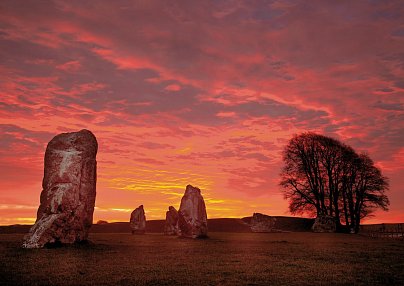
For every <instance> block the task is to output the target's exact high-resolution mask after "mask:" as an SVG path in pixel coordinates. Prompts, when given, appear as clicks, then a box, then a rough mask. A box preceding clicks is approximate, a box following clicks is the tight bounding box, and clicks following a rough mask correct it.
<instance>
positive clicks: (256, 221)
mask: <svg viewBox="0 0 404 286" xmlns="http://www.w3.org/2000/svg"><path fill="white" fill-rule="evenodd" d="M275 222H276V218H274V217H271V216H268V215H264V214H261V213H254V214H253V217H252V218H251V225H250V228H251V231H252V232H273V231H275Z"/></svg>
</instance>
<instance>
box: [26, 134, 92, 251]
mask: <svg viewBox="0 0 404 286" xmlns="http://www.w3.org/2000/svg"><path fill="white" fill-rule="evenodd" d="M97 149H98V144H97V140H96V138H95V136H94V135H93V134H92V133H91V132H90V131H88V130H85V129H84V130H81V131H79V132H71V133H62V134H59V135H57V136H55V137H54V138H53V139H52V140H51V141H50V142H49V143H48V146H47V148H46V152H45V166H44V178H43V181H42V188H43V189H42V192H41V197H40V206H39V208H38V212H37V219H36V222H35V224H34V225H33V227H32V228H31V229H30V231H29V233H28V234H27V235H26V236H25V238H24V242H23V247H25V248H41V247H43V246H45V245H46V244H52V243H74V242H80V241H84V240H86V239H87V237H88V231H89V228H90V227H91V225H92V222H93V212H94V204H95V196H96V180H97V173H96V168H97V161H96V154H97Z"/></svg>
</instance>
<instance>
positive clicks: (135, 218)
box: [130, 205, 146, 234]
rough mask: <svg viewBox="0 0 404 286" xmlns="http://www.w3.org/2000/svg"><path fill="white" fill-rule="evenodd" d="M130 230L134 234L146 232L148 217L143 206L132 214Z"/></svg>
mask: <svg viewBox="0 0 404 286" xmlns="http://www.w3.org/2000/svg"><path fill="white" fill-rule="evenodd" d="M130 228H131V229H132V234H144V233H145V232H146V216H145V214H144V209H143V205H141V206H139V207H138V208H137V209H135V210H134V211H133V212H132V213H131V215H130Z"/></svg>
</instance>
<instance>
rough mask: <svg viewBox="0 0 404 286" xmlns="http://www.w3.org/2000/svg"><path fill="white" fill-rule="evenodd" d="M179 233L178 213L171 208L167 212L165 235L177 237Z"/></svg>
mask: <svg viewBox="0 0 404 286" xmlns="http://www.w3.org/2000/svg"><path fill="white" fill-rule="evenodd" d="M178 233H179V232H178V212H177V210H176V209H175V208H174V207H173V206H170V207H169V208H168V211H167V212H166V222H165V224H164V234H165V235H177V234H178Z"/></svg>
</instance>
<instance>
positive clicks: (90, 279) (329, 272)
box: [0, 232, 404, 285]
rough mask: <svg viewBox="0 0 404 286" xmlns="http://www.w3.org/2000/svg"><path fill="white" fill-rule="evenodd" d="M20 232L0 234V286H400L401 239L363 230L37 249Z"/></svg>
mask: <svg viewBox="0 0 404 286" xmlns="http://www.w3.org/2000/svg"><path fill="white" fill-rule="evenodd" d="M22 237H23V235H22V234H1V235H0V265H1V267H0V283H1V284H2V285H21V284H25V285H269V284H271V285H329V284H334V285H336V284H356V285H360V284H362V285H404V271H403V269H404V242H403V241H396V240H387V239H375V238H370V237H364V236H360V235H347V234H315V233H310V232H300V233H294V232H289V233H268V234H259V233H219V232H217V233H210V238H209V239H203V240H189V239H180V238H176V237H166V236H163V235H162V234H155V233H153V234H146V235H131V234H129V233H91V235H90V240H91V241H92V243H90V244H83V245H76V246H69V247H61V248H51V249H34V250H27V249H21V248H19V246H20V242H21V239H22Z"/></svg>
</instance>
